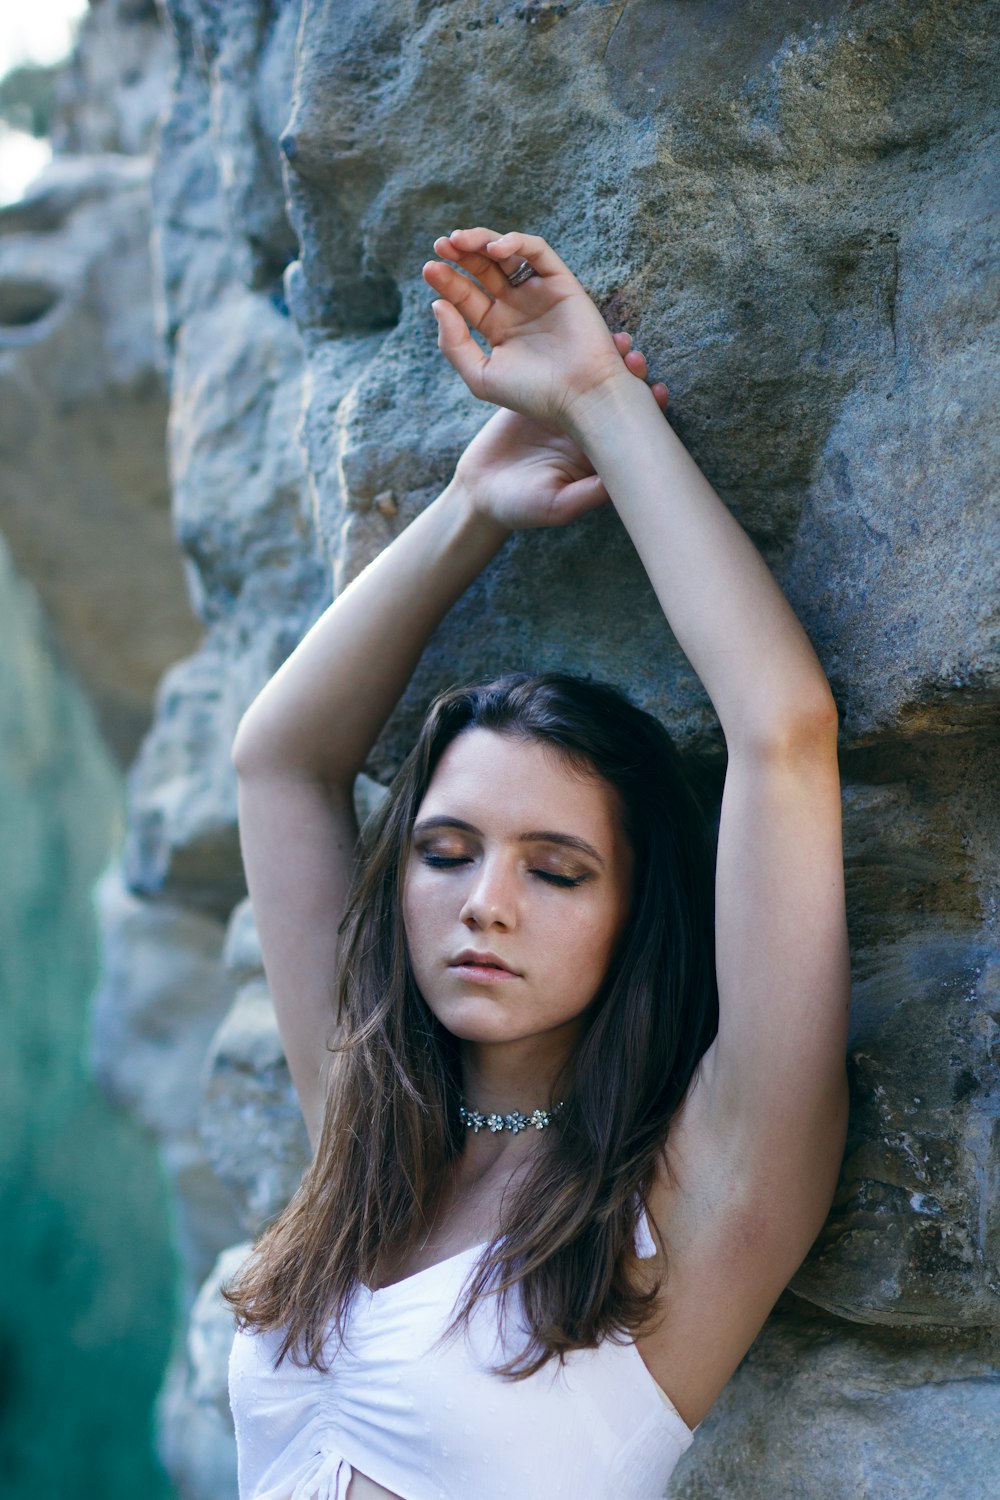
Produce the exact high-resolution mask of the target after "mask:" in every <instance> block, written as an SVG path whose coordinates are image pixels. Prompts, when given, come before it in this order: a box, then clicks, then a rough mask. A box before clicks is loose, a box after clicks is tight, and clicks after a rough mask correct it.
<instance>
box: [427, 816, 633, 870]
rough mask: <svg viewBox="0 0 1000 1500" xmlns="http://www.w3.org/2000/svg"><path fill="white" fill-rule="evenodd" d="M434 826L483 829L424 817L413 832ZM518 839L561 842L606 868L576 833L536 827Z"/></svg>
mask: <svg viewBox="0 0 1000 1500" xmlns="http://www.w3.org/2000/svg"><path fill="white" fill-rule="evenodd" d="M433 828H458V829H461V831H462V832H463V833H474V834H477V835H478V836H479V837H480V838H481V837H482V829H480V828H477V827H476V826H475V824H474V823H466V822H465V821H464V819H462V818H445V817H441V818H423V819H422V820H421V821H420V822H419V823H416V824H414V828H413V832H414V833H415V834H416V833H429V832H430V831H431V829H433ZM517 841H518V843H520V844H559V845H560V846H561V847H562V848H564V849H576V850H578V851H579V853H581V854H588V855H589V856H590V858H591V859H593V860H596V861H597V863H598V864H599V865H600V866H601V868H602V869H603V868H604V860H603V859H602V858H601V856H600V855H599V854H598V852H597V850H596V849H595V848H594V846H593V845H592V844H588V843H587V841H586V839H581V838H577V836H576V834H575V833H558V832H556V831H555V830H554V829H551V828H543V829H535V830H534V831H532V832H531V833H519V834H518V836H517Z"/></svg>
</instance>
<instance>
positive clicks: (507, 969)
mask: <svg viewBox="0 0 1000 1500" xmlns="http://www.w3.org/2000/svg"><path fill="white" fill-rule="evenodd" d="M631 867H632V856H631V850H630V848H629V845H628V841H627V839H626V837H625V834H624V832H623V830H622V827H621V817H620V813H619V802H618V793H617V792H616V791H615V789H614V788H613V787H611V786H610V785H609V784H608V783H607V782H605V781H603V780H601V779H600V778H598V777H597V776H586V775H582V774H581V773H580V772H579V771H578V770H576V769H575V768H574V767H573V766H571V765H570V764H569V763H568V762H567V761H566V760H565V759H563V758H562V756H561V755H560V754H559V752H558V751H557V750H555V749H553V748H549V747H546V746H544V745H543V744H541V743H540V742H538V741H534V740H523V739H518V738H514V737H511V736H507V735H502V734H497V733H494V732H493V731H491V730H486V729H470V730H466V731H464V732H463V733H462V734H460V735H459V736H458V738H457V739H455V740H453V741H452V743H451V744H450V745H449V746H448V748H447V750H446V751H445V753H444V755H443V756H442V757H441V760H440V762H439V763H438V766H437V769H436V770H435V772H434V776H433V778H432V780H431V783H430V786H429V787H428V789H427V793H426V795H425V797H424V799H423V801H422V803H421V805H420V807H419V809H418V812H417V816H416V821H415V825H414V832H413V842H412V849H411V853H410V856H409V860H408V863H407V868H406V875H405V883H404V894H403V915H404V922H405V926H406V936H407V941H408V945H409V951H410V960H411V963H412V965H413V972H414V976H415V978H416V982H417V984H418V986H419V988H420V992H421V994H422V995H423V996H424V999H425V1000H426V1001H427V1004H428V1006H429V1007H430V1009H431V1010H432V1011H433V1013H434V1015H435V1016H436V1017H437V1018H438V1020H439V1021H440V1022H441V1023H442V1025H444V1026H446V1027H447V1029H448V1030H449V1031H451V1032H452V1033H454V1035H456V1036H458V1037H462V1038H464V1039H465V1040H467V1041H474V1042H483V1043H489V1042H507V1041H514V1040H518V1039H520V1038H523V1037H531V1036H537V1035H542V1034H547V1035H548V1036H549V1039H550V1040H556V1039H557V1038H556V1036H555V1035H554V1034H557V1033H560V1032H562V1033H564V1034H565V1040H566V1041H567V1043H569V1042H571V1041H572V1040H573V1038H574V1037H575V1036H576V1035H577V1033H578V1031H579V1025H577V1024H575V1023H577V1019H578V1017H579V1016H580V1014H581V1012H582V1011H583V1010H584V1009H585V1007H586V1006H587V1004H588V1003H589V1002H590V1001H591V1000H592V999H593V997H594V995H595V994H596V992H597V990H598V989H599V988H600V985H601V982H602V980H603V979H604V976H605V974H606V973H607V970H608V966H609V963H610V961H611V957H612V955H613V953H614V949H615V945H616V943H617V940H618V938H619V936H620V934H621V931H622V928H623V926H624V924H625V921H626V918H627V916H628V910H629V904H630V898H631V874H632V868H631Z"/></svg>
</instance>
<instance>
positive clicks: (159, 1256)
mask: <svg viewBox="0 0 1000 1500" xmlns="http://www.w3.org/2000/svg"><path fill="white" fill-rule="evenodd" d="M122 796H123V789H122V785H121V778H120V777H119V775H118V773H117V771H116V769H115V768H114V767H113V765H112V764H111V762H110V760H109V758H108V756H107V754H106V752H105V751H104V748H103V746H102V744H101V741H100V739H99V737H98V734H97V731H96V729H95V726H94V723H93V720H92V718H91V715H90V712H89V710H88V708H87V706H86V704H85V702H84V701H83V698H82V696H81V694H80V693H79V691H78V690H77V689H76V688H75V686H74V684H73V682H72V681H71V680H70V679H68V678H67V677H66V676H65V675H64V674H63V673H62V672H61V670H60V669H59V667H58V665H57V662H56V659H55V657H54V655H53V653H52V651H51V649H50V648H49V645H48V640H47V635H46V629H45V622H44V619H43V617H42V615H41V611H40V609H39V606H38V604H37V601H36V599H35V596H34V594H33V592H32V591H31V590H30V589H28V588H27V587H26V585H25V584H24V583H23V582H22V581H21V580H20V579H19V578H17V576H16V575H15V574H14V572H13V571H12V568H11V566H10V562H9V558H8V555H7V552H6V549H5V548H4V547H3V544H2V539H0V1133H2V1136H0V1138H2V1146H0V1493H2V1494H3V1496H4V1500H29V1497H31V1500H38V1497H40V1496H53V1497H55V1496H58V1497H59V1500H138V1497H140V1496H141V1497H142V1500H168V1497H169V1496H170V1494H171V1490H170V1487H169V1485H168V1482H167V1480H166V1478H165V1476H164V1475H163V1473H162V1470H161V1469H160V1467H159V1465H158V1463H157V1461H156V1459H155V1457H154V1452H153V1441H152V1422H153V1418H152V1408H153V1402H154V1400H155V1397H156V1393H157V1390H158V1387H159V1384H160V1380H161V1376H162V1372H163V1368H164V1365H165V1363H166V1360H167V1357H168V1353H169V1345H170V1339H171V1324H172V1319H173V1287H174V1267H173V1263H172V1257H171V1252H170V1244H169V1229H168V1222H167V1204H166V1195H165V1190H164V1185H163V1182H162V1180H161V1177H160V1172H159V1167H158V1162H157V1157H156V1153H155V1150H154V1147H153V1144H152V1141H151V1140H150V1139H149V1138H148V1136H146V1135H145V1133H143V1132H142V1131H141V1130H140V1129H139V1128H138V1127H137V1126H136V1125H135V1124H134V1123H133V1122H131V1121H130V1120H129V1119H127V1118H126V1117H125V1116H123V1115H121V1114H119V1113H117V1112H116V1111H114V1110H113V1109H111V1108H110V1107H109V1105H108V1104H107V1103H106V1102H105V1101H104V1099H103V1097H102V1096H101V1095H100V1094H99V1092H98V1091H97V1089H96V1088H95V1086H94V1085H93V1083H92V1082H91V1081H90V1079H89V1077H88V1072H87V1059H86V1054H87V1029H88V1006H89V1001H90V996H91V993H92V991H93V988H94V985H95V982H96V979H97V962H98V956H97V933H96V923H95V918H94V912H93V907H92V900H91V889H92V886H93V882H94V880H95V877H96V876H97V875H98V874H99V873H100V871H101V870H102V869H103V868H104V867H105V866H106V864H107V863H108V861H109V860H110V858H112V856H113V854H114V850H115V847H116V845H117V842H118V839H119V834H120V827H121V818H122Z"/></svg>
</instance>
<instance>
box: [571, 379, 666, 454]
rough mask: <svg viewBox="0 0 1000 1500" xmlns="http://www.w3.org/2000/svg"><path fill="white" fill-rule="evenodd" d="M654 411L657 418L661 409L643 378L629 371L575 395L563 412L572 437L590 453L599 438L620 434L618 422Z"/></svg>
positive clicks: (599, 441) (651, 413)
mask: <svg viewBox="0 0 1000 1500" xmlns="http://www.w3.org/2000/svg"><path fill="white" fill-rule="evenodd" d="M651 415H655V416H656V417H657V418H658V419H659V420H660V421H661V422H662V420H663V413H662V412H661V411H660V408H659V406H658V405H657V403H656V397H655V396H654V395H653V393H652V391H651V390H650V389H649V386H648V385H646V383H645V381H643V380H639V379H638V378H637V377H636V376H635V375H633V374H632V373H631V371H629V370H626V369H624V368H623V369H622V371H621V373H620V374H618V373H616V374H614V375H611V376H609V377H608V378H607V379H605V380H602V381H601V383H600V384H599V385H596V386H593V387H592V388H591V389H590V390H588V391H584V392H582V393H581V394H580V395H579V396H577V397H575V398H574V400H573V402H572V404H571V405H570V406H568V408H567V412H566V422H565V426H566V430H567V432H568V433H569V435H570V437H571V438H572V439H573V441H574V442H575V443H576V444H577V445H578V446H579V447H580V448H582V449H583V451H584V452H585V453H587V454H589V455H590V458H591V461H593V457H594V452H595V450H596V449H597V448H598V447H600V445H601V442H602V439H605V438H606V437H608V436H612V435H620V434H621V431H622V426H623V424H625V425H626V426H627V425H628V424H629V423H630V422H632V421H634V420H636V419H642V418H648V417H649V416H651Z"/></svg>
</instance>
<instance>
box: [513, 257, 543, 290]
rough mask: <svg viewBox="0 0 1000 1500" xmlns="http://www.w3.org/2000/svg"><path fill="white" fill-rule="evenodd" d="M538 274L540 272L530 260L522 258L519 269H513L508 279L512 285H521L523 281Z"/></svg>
mask: <svg viewBox="0 0 1000 1500" xmlns="http://www.w3.org/2000/svg"><path fill="white" fill-rule="evenodd" d="M537 275H538V272H537V271H536V270H535V268H534V266H533V265H532V264H531V263H530V261H526V260H522V262H521V264H520V265H519V266H518V268H517V270H516V271H512V272H511V274H510V275H509V276H508V277H507V281H508V284H509V285H510V286H520V285H521V283H522V282H524V281H528V280H530V278H531V277H532V276H537Z"/></svg>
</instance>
